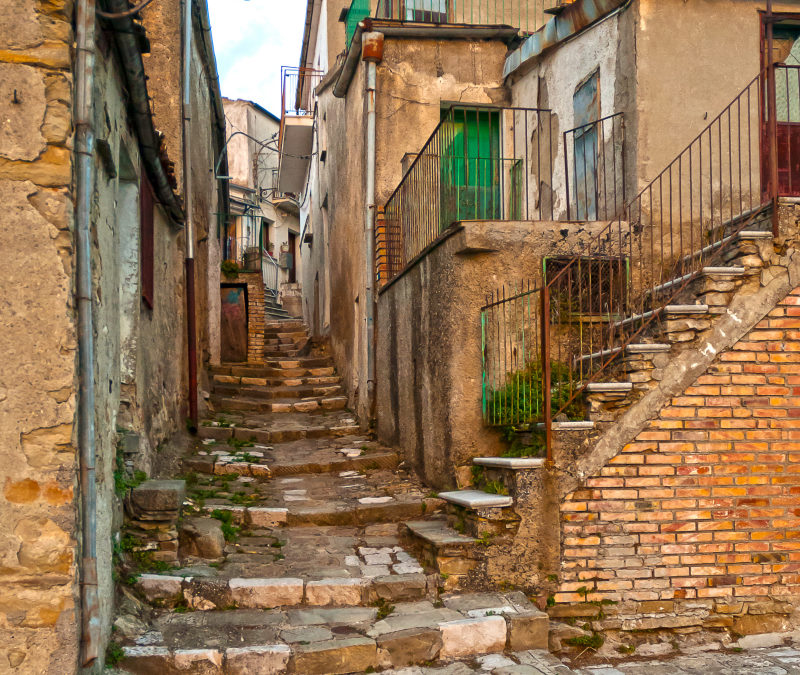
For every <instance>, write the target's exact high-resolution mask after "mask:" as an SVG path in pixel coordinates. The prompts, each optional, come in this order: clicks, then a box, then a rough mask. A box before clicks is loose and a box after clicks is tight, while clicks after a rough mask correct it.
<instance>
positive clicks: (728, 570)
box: [554, 288, 800, 632]
mask: <svg viewBox="0 0 800 675" xmlns="http://www.w3.org/2000/svg"><path fill="white" fill-rule="evenodd" d="M561 516H562V528H563V529H562V537H563V541H562V566H561V576H560V582H561V583H560V585H559V588H558V592H556V593H555V598H554V599H555V601H556V603H572V602H580V601H583V600H584V599H588V600H589V601H592V600H602V599H608V600H612V601H618V602H619V601H622V602H626V601H631V602H636V603H652V601H671V600H686V601H691V600H695V601H698V600H703V599H705V600H708V601H709V602H707V603H705V605H704V606H706V607H708V608H709V609H710V610H711V611H716V612H719V613H725V612H728V613H730V607H731V606H732V605H731V604H730V603H731V602H735V603H736V604H735V605H733V606H734V607H735V608H736V611H737V613H740V614H741V613H746V612H747V611H748V610H747V607H748V605H747V603H748V602H754V603H757V605H755V604H754V605H753V606H752V607H754V608H755V607H758V611H761V610H763V604H764V603H763V601H765V600H770V599H772V600H780V599H790V598H791V596H794V595H800V288H798V289H796V290H795V291H793V292H792V294H790V295H789V296H788V297H786V298H785V299H784V300H783V301H782V302H780V303H779V305H778V306H776V307H775V309H773V310H772V311H771V312H770V313H769V314H768V316H767V317H766V318H765V319H764V320H762V321H761V322H760V323H758V324H757V325H756V326H755V328H753V330H751V331H750V332H749V333H748V334H747V335H746V336H745V338H744V339H742V340H741V341H739V342H738V343H737V344H735V345H734V346H733V348H732V349H730V350H728V351H726V352H723V353H721V354H720V355H719V356H718V357H717V358H716V359H715V361H714V363H713V364H712V365H711V367H710V368H709V369H708V370H707V371H706V373H705V374H704V375H703V376H701V377H700V378H698V379H697V380H696V382H694V383H693V384H692V385H691V386H690V387H688V388H687V389H686V391H685V392H684V393H683V395H681V396H677V397H674V398H672V400H671V401H670V403H669V405H668V406H666V407H664V408H663V409H662V410H661V412H660V414H659V416H658V417H657V418H656V419H654V420H652V421H651V422H650V424H649V426H648V427H647V428H646V429H645V430H644V431H642V432H641V433H640V434H639V435H638V436H637V437H636V439H635V440H634V442H632V443H629V444H628V445H626V446H625V447H624V448H623V450H622V452H621V453H620V454H618V455H617V456H615V457H614V458H613V459H612V460H611V461H610V462H609V463H608V464H607V465H606V466H605V467H604V468H602V470H601V471H600V473H599V475H595V476H594V477H592V478H589V479H587V480H586V481H585V485H584V486H582V488H581V489H578V490H576V491H575V492H573V493H571V494H569V495H567V497H566V498H565V500H564V501H563V502H562V505H561ZM579 589H581V592H578V591H579ZM586 591H589V593H588V596H585V593H586ZM741 601H745V602H744V603H742V602H741ZM758 601H761V602H758ZM669 604H670V608H671V609H670V611H675V610H676V606H677V604H678V603H669ZM694 606H695V607H696V606H697V604H696V603H695V605H694ZM753 611H756V610H755V609H754V610H753ZM762 613H763V612H762ZM742 632H744V631H742Z"/></svg>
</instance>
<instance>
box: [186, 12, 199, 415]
mask: <svg viewBox="0 0 800 675" xmlns="http://www.w3.org/2000/svg"><path fill="white" fill-rule="evenodd" d="M193 2H194V0H183V12H184V16H183V30H184V34H183V195H184V211H185V213H186V331H187V345H188V358H189V364H188V365H189V419H190V420H191V425H192V429H193V430H196V429H197V424H198V412H197V315H196V310H195V278H194V277H195V273H194V208H193V205H192V136H191V128H190V125H191V121H192V4H193Z"/></svg>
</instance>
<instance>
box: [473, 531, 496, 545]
mask: <svg viewBox="0 0 800 675" xmlns="http://www.w3.org/2000/svg"><path fill="white" fill-rule="evenodd" d="M493 536H494V535H493V534H492V533H491V532H484V533H483V534H482V535H481V536H480V537H478V540H477V541H476V542H475V543H476V544H478V546H491V544H492V537H493Z"/></svg>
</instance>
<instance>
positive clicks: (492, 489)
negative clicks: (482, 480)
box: [483, 480, 508, 495]
mask: <svg viewBox="0 0 800 675" xmlns="http://www.w3.org/2000/svg"><path fill="white" fill-rule="evenodd" d="M483 489H484V491H485V492H488V493H489V494H490V495H507V494H508V488H507V487H506V486H505V485H503V483H502V482H500V481H499V480H489V481H486V485H484V487H483Z"/></svg>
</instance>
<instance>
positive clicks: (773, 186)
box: [765, 0, 780, 237]
mask: <svg viewBox="0 0 800 675" xmlns="http://www.w3.org/2000/svg"><path fill="white" fill-rule="evenodd" d="M765 21H766V33H767V36H766V37H767V54H766V57H767V58H766V69H767V115H769V125H768V126H767V129H768V134H769V195H770V197H771V198H772V236H773V237H777V236H778V235H779V234H780V231H779V230H780V226H779V218H780V214H779V213H778V194H779V187H778V102H777V99H776V91H775V52H774V35H775V31H774V26H775V17H774V14H773V12H772V0H767V16H766V18H765Z"/></svg>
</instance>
